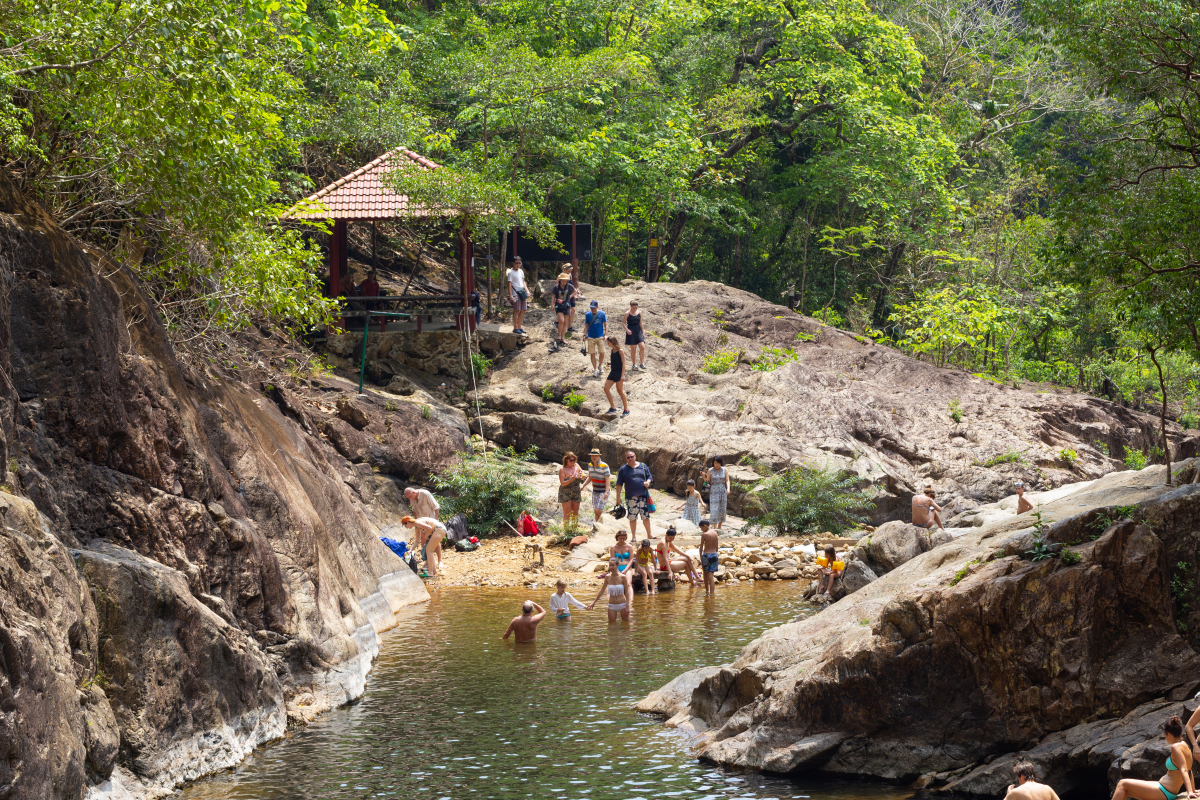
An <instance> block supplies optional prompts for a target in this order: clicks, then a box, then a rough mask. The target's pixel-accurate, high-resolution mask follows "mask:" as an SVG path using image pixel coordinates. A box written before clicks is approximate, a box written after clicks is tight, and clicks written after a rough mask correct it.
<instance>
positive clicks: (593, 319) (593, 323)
mask: <svg viewBox="0 0 1200 800" xmlns="http://www.w3.org/2000/svg"><path fill="white" fill-rule="evenodd" d="M588 308H589V309H590V310H589V311H588V313H587V314H585V315H584V317H583V321H584V323H585V324H586V325H587V350H585V351H584V352H585V353H587V357H588V359H589V360H590V361H591V362H592V377H593V378H599V377H600V372H601V370H602V369H603V368H604V340H605V339H607V338H608V315H607V314H605V313H604V312H603V311H601V310H600V304H599V303H598V302H596V301H595V300H593V301H592V302H591V303H589V304H588Z"/></svg>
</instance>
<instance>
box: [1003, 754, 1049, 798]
mask: <svg viewBox="0 0 1200 800" xmlns="http://www.w3.org/2000/svg"><path fill="white" fill-rule="evenodd" d="M1013 775H1015V776H1017V782H1016V783H1014V784H1009V787H1008V794H1006V795H1004V796H1005V797H1006V798H1008V800H1058V795H1057V794H1055V793H1054V790H1053V789H1051V788H1050V787H1049V786H1047V785H1046V784H1044V783H1038V781H1037V768H1036V767H1035V766H1033V764H1031V763H1029V762H1028V761H1022V762H1020V763H1019V764H1017V765H1015V766H1014V767H1013Z"/></svg>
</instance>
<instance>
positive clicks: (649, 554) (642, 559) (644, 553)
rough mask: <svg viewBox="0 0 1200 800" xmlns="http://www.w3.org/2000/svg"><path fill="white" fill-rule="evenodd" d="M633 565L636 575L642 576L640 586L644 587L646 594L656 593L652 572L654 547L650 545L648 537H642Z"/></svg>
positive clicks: (655, 581)
mask: <svg viewBox="0 0 1200 800" xmlns="http://www.w3.org/2000/svg"><path fill="white" fill-rule="evenodd" d="M634 567H635V568H636V569H637V573H638V575H641V576H642V586H644V587H646V594H658V581H657V580H656V579H655V572H654V548H652V547H651V546H650V540H649V539H642V544H641V546H640V547H638V551H637V563H636V564H634Z"/></svg>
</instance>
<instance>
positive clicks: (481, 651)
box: [182, 582, 909, 800]
mask: <svg viewBox="0 0 1200 800" xmlns="http://www.w3.org/2000/svg"><path fill="white" fill-rule="evenodd" d="M799 590H800V585H799V583H791V582H789V583H771V584H765V585H758V584H752V585H749V586H741V587H737V588H731V589H728V590H723V591H721V592H720V594H719V595H718V596H717V598H715V599H712V598H705V597H704V596H703V594H702V593H699V592H692V591H690V590H688V589H683V590H681V591H676V592H665V593H662V594H659V595H657V596H654V597H638V598H635V601H634V609H635V613H634V618H633V621H632V622H631V623H628V624H626V623H617V624H614V625H608V623H607V619H606V615H605V614H604V612H603V610H602V607H601V609H600V610H597V611H593V612H581V611H576V612H575V613H574V615H573V616H572V617H571V618H570V619H569V620H567V621H558V620H555V619H553V618H547V619H546V620H545V621H544V622H542V624H541V625H540V626H539V629H538V641H537V642H535V643H533V644H529V645H515V644H512V643H509V642H501V641H500V640H499V639H500V634H502V633H503V632H504V629H505V627H506V626H507V625H508V621H509V620H510V619H511V618H512V616H513V615H514V614H515V613H518V611H519V607H520V602H521V601H522V600H524V599H525V598H526V597H528V596H529V592H528V590H522V592H518V591H517V590H512V589H443V590H440V591H437V592H435V593H434V596H433V599H432V601H431V602H429V603H428V604H425V605H422V606H418V607H415V608H412V609H408V610H406V612H405V618H404V620H403V621H402V623H401V624H400V625H399V626H398V627H397V628H396V629H394V630H392V631H390V632H388V633H386V634H384V636H383V642H382V648H381V652H380V656H379V659H378V660H377V661H376V663H375V668H374V670H373V671H372V672H371V675H370V678H369V679H368V682H367V693H366V695H365V696H364V697H363V698H362V699H361V700H359V701H358V702H356V703H353V704H351V705H349V706H347V707H345V708H342V709H338V710H337V711H333V712H331V713H329V714H326V715H325V716H323V717H321V718H319V719H318V720H317V721H316V722H314V723H313V724H312V725H310V726H308V727H307V728H303V729H299V730H297V731H294V732H293V734H292V735H290V736H289V737H288V738H286V739H285V740H283V741H281V742H279V743H276V744H273V745H270V746H268V747H266V748H264V749H263V750H260V751H259V752H258V753H256V754H255V755H253V756H252V757H251V758H249V759H247V761H246V762H244V763H243V764H242V765H240V766H239V767H237V768H236V769H234V770H230V771H228V772H226V773H224V774H222V775H219V776H215V777H213V778H209V779H207V780H204V781H200V782H198V783H196V784H194V785H192V786H190V787H188V788H186V789H185V790H184V791H183V792H182V796H183V797H184V798H186V800H216V798H221V799H222V800H242V799H243V798H244V799H245V800H250V799H251V798H253V799H254V800H268V799H281V798H364V797H418V798H430V800H437V799H438V798H443V797H444V798H447V800H449V799H450V798H454V800H461V799H462V798H464V797H471V798H526V797H553V798H556V800H571V799H572V798H575V799H576V800H636V798H641V797H644V798H661V797H682V798H687V799H688V800H702V799H703V798H711V800H718V798H719V800H737V799H738V798H746V799H747V800H749V799H750V798H753V800H771V799H772V798H778V800H796V799H797V798H808V797H813V798H820V799H821V800H859V798H866V797H868V796H869V797H870V798H872V800H895V799H896V798H902V797H907V796H908V795H909V792H907V791H904V790H903V789H900V788H899V787H894V786H886V785H880V784H875V783H848V782H844V781H821V782H813V781H807V782H793V781H790V780H788V779H785V778H780V777H772V776H763V775H759V774H756V773H734V772H728V771H725V770H722V769H714V768H713V767H712V766H711V765H704V764H701V763H699V762H698V761H696V759H695V758H693V757H692V756H691V754H690V752H689V751H688V747H687V739H686V737H685V736H684V735H683V734H681V733H680V732H678V731H673V730H669V729H666V728H663V727H662V725H661V723H660V721H659V720H654V719H649V718H646V717H643V716H640V715H638V714H636V713H634V712H633V710H632V707H633V705H634V704H635V703H636V702H637V701H638V700H640V699H641V698H643V697H645V696H646V694H648V693H649V692H651V691H653V690H654V689H657V688H658V687H659V686H662V685H663V684H664V683H666V682H667V681H668V680H670V679H671V678H673V677H675V676H676V675H678V674H679V673H680V672H683V671H685V670H688V669H693V668H695V667H699V666H704V665H709V664H720V663H724V662H726V661H729V660H730V659H732V658H733V657H734V656H736V655H737V652H738V651H739V650H740V649H741V648H742V647H743V646H744V645H745V644H746V643H747V642H749V641H750V640H751V639H753V638H754V637H755V636H758V635H759V634H761V633H762V632H763V631H764V630H766V629H768V628H771V627H773V626H775V625H779V624H781V623H784V622H787V621H789V620H790V619H792V618H794V617H795V616H797V615H808V614H810V613H812V612H813V609H812V607H811V606H809V605H808V604H806V603H804V602H803V601H801V600H800V599H799ZM549 593H550V592H549V590H545V591H539V592H537V593H536V594H535V596H534V599H535V600H537V601H538V602H539V603H541V604H542V605H543V606H544V605H545V604H546V601H547V599H548V598H549ZM584 593H585V592H583V591H581V592H579V594H584ZM542 595H545V596H544V597H543V596H542ZM580 599H581V600H582V599H584V598H580ZM590 599H591V598H590V597H588V598H586V600H590ZM586 600H585V602H586Z"/></svg>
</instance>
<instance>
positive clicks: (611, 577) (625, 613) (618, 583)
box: [588, 558, 632, 622]
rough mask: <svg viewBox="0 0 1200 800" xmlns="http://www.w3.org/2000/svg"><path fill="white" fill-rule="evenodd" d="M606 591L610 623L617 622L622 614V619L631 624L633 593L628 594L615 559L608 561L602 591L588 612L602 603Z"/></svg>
mask: <svg viewBox="0 0 1200 800" xmlns="http://www.w3.org/2000/svg"><path fill="white" fill-rule="evenodd" d="M606 589H607V590H608V621H609V622H616V621H617V615H618V614H620V615H621V619H623V620H625V621H626V622H629V598H630V597H631V596H632V592H626V590H625V578H623V577H622V576H621V573H620V572H618V571H617V560H616V559H615V558H610V559H609V560H608V574H606V575H605V576H604V583H602V584H600V591H598V592H596V599H595V600H593V601H592V603H591V605H589V606H588V611H591V610H592V609H593V608H595V607H596V603H599V602H600V598H601V597H602V596H603V595H604V591H605V590H606Z"/></svg>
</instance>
